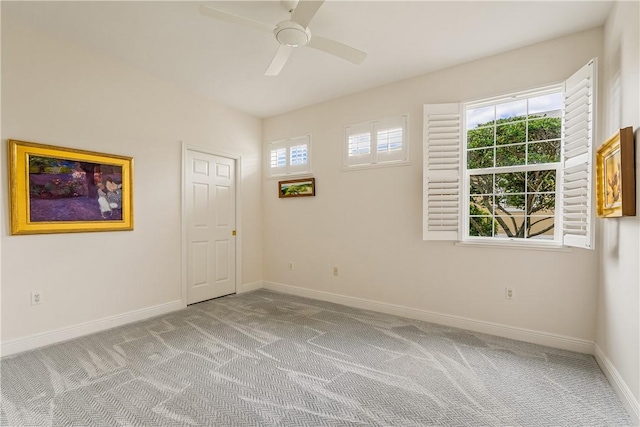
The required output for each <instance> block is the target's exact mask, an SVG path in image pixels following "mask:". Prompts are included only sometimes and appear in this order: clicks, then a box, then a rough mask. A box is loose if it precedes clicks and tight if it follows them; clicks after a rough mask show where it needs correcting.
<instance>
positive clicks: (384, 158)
mask: <svg viewBox="0 0 640 427" xmlns="http://www.w3.org/2000/svg"><path fill="white" fill-rule="evenodd" d="M407 120H408V116H407V115H403V116H398V117H390V118H387V119H384V120H379V121H377V122H376V123H375V125H374V130H375V136H376V147H375V150H376V162H397V161H405V160H408V156H407V144H406V141H407V140H408V139H407V137H406V135H407Z"/></svg>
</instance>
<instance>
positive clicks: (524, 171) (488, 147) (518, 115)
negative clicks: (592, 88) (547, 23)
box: [463, 86, 563, 242]
mask: <svg viewBox="0 0 640 427" xmlns="http://www.w3.org/2000/svg"><path fill="white" fill-rule="evenodd" d="M562 108H563V98H562V87H560V86H558V87H555V88H552V89H549V90H547V91H544V92H537V93H520V94H514V95H511V96H509V97H508V98H504V99H499V100H491V101H488V102H481V103H473V104H466V105H465V106H464V114H465V123H466V126H465V128H466V129H465V135H464V136H465V137H466V138H464V139H465V143H466V144H465V153H464V154H466V164H465V166H466V167H465V169H466V175H465V177H464V181H463V182H464V186H465V187H464V191H463V194H464V196H463V197H465V198H467V197H468V199H467V200H469V208H468V210H467V211H466V212H463V214H464V216H465V217H466V220H465V221H464V227H463V238H471V239H472V238H486V237H491V238H498V239H504V238H508V239H539V240H547V241H556V242H558V239H559V236H558V235H557V234H556V231H557V230H558V228H557V227H555V223H556V222H557V218H556V209H555V207H556V189H557V188H556V183H557V182H559V172H560V146H561V137H562V131H561V130H562Z"/></svg>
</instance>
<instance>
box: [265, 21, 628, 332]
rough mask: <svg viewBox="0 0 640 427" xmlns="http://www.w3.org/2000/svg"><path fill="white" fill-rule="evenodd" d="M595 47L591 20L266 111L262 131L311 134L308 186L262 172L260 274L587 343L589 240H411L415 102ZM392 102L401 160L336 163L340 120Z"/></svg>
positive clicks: (270, 136) (573, 57)
mask: <svg viewBox="0 0 640 427" xmlns="http://www.w3.org/2000/svg"><path fill="white" fill-rule="evenodd" d="M416 54H419V52H416ZM601 55H602V30H601V29H594V30H590V31H586V32H583V33H578V34H575V35H571V36H568V37H564V38H560V39H556V40H552V41H549V42H545V43H541V44H538V45H534V46H531V47H527V48H524V49H519V50H516V51H512V52H508V53H505V54H501V55H498V56H494V57H490V58H486V59H482V60H479V61H475V62H471V63H467V64H463V65H460V66H456V67H452V68H449V69H446V70H442V71H439V72H435V73H431V74H427V75H423V76H420V77H416V78H413V79H409V80H404V81H400V82H397V83H394V84H390V85H387V86H383V87H380V88H376V89H372V90H368V91H365V92H361V93H358V94H354V95H351V96H346V97H343V98H340V99H337V100H334V101H330V102H326V103H323V104H319V105H315V106H311V107H308V108H304V109H301V110H298V111H294V112H291V113H288V114H283V115H279V116H276V117H272V118H269V119H265V120H264V124H263V136H264V141H265V142H270V141H273V140H278V139H282V138H286V137H291V136H297V135H302V134H305V133H311V134H312V146H313V162H312V165H313V175H314V176H315V177H316V180H317V196H316V197H315V198H300V199H278V198H277V195H276V193H277V189H276V185H277V181H275V180H264V183H263V188H264V193H263V209H264V233H263V266H264V268H263V272H264V280H265V281H267V282H274V283H279V284H284V285H290V286H295V287H300V288H305V289H307V290H311V291H323V292H328V293H334V294H340V295H344V296H349V297H356V298H363V299H367V300H373V301H379V302H385V303H388V304H395V305H399V306H403V307H410V308H414V309H419V310H426V311H433V312H439V313H442V314H446V315H451V316H460V317H465V318H470V319H475V320H478V321H482V322H492V323H497V324H501V325H507V326H510V327H514V328H524V329H529V330H534V331H540V332H543V333H546V334H552V335H560V336H565V337H571V338H574V339H577V340H585V341H590V342H593V340H594V338H595V334H594V331H595V322H596V317H595V311H596V295H597V271H598V270H597V259H598V257H597V253H596V252H595V251H587V250H580V249H574V250H571V251H569V252H549V251H534V250H513V249H502V248H501V249H498V248H477V247H461V246H455V245H454V244H453V243H451V242H424V241H422V108H423V104H425V103H442V102H456V101H465V100H473V99H478V98H482V97H487V96H494V95H500V94H503V93H508V92H510V91H517V90H522V89H528V88H534V87H537V86H540V85H547V84H551V83H557V82H561V81H563V80H564V79H565V78H567V77H568V76H570V75H571V74H572V73H573V72H574V71H575V70H577V69H578V68H580V67H581V66H583V65H584V64H585V63H587V62H588V60H589V59H591V58H593V57H599V56H601ZM402 113H409V114H410V125H409V137H410V150H411V154H410V157H411V165H410V166H404V167H395V168H380V169H370V170H362V171H348V172H343V171H342V170H341V167H342V144H343V126H344V125H346V124H349V123H358V122H362V121H366V120H369V119H375V118H383V117H386V116H390V115H398V114H402ZM636 235H637V232H636ZM289 261H292V262H293V263H294V270H292V271H289V270H288V268H287V266H288V264H287V263H288V262H289ZM332 266H338V267H339V269H340V276H339V277H334V276H333V275H332ZM507 285H508V286H511V287H513V288H514V290H515V299H514V300H512V301H507V300H505V298H504V288H505V286H507Z"/></svg>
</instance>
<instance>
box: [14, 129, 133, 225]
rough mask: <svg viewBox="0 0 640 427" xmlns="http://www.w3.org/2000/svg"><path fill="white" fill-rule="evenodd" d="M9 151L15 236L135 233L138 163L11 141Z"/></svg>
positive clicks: (108, 155) (92, 153) (126, 159)
mask: <svg viewBox="0 0 640 427" xmlns="http://www.w3.org/2000/svg"><path fill="white" fill-rule="evenodd" d="M7 147H8V152H9V156H8V163H9V197H10V205H11V210H10V214H11V234H46V233H78V232H89V231H125V230H133V158H131V157H125V156H118V155H113V154H104V153H96V152H93V151H85V150H76V149H71V148H62V147H56V146H52V145H45V144H38V143H34V142H26V141H16V140H11V139H10V140H8V145H7ZM96 170H97V171H101V170H104V171H110V173H108V174H107V173H105V174H104V176H103V174H102V173H101V172H96ZM103 180H104V181H106V188H105V182H102V181H103ZM118 181H119V182H118ZM99 187H100V188H99ZM107 188H110V189H107Z"/></svg>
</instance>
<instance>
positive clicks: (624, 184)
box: [596, 127, 636, 218]
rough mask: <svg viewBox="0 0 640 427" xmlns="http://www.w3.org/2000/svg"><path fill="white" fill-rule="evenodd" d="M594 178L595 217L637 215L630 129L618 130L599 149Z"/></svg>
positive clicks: (632, 144) (633, 156)
mask: <svg viewBox="0 0 640 427" xmlns="http://www.w3.org/2000/svg"><path fill="white" fill-rule="evenodd" d="M596 180H597V182H596V188H597V210H596V211H597V215H598V217H600V218H615V217H621V216H634V215H635V214H636V188H635V147H634V141H633V128H631V127H626V128H624V129H620V130H619V131H618V132H616V133H615V135H613V136H612V137H611V138H609V139H608V140H606V141H605V142H604V144H602V145H601V146H600V147H599V148H598V152H597V154H596Z"/></svg>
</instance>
